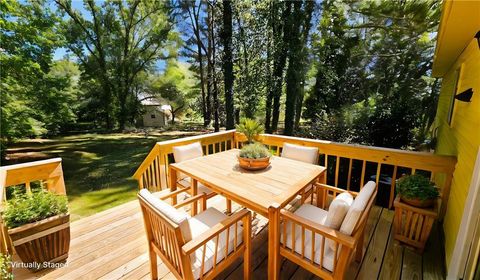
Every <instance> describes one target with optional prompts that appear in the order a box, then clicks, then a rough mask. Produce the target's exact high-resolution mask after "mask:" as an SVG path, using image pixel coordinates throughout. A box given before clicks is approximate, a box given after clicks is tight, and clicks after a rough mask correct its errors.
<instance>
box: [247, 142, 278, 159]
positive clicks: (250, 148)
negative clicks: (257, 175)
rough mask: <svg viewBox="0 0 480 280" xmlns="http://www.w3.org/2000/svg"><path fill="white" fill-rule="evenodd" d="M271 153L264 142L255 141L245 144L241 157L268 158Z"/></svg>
mask: <svg viewBox="0 0 480 280" xmlns="http://www.w3.org/2000/svg"><path fill="white" fill-rule="evenodd" d="M270 155H271V153H270V151H269V150H268V149H267V147H265V145H263V144H262V143H253V144H249V145H245V146H244V147H243V148H242V149H241V150H240V157H242V158H252V159H258V158H266V157H269V156H270Z"/></svg>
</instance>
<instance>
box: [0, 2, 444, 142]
mask: <svg viewBox="0 0 480 280" xmlns="http://www.w3.org/2000/svg"><path fill="white" fill-rule="evenodd" d="M0 9H1V15H0V23H1V26H2V32H1V36H2V37H1V48H2V50H1V52H0V59H1V67H2V75H1V82H2V100H1V105H2V108H1V110H2V111H1V113H2V117H1V125H2V127H1V133H2V145H3V144H4V143H6V142H8V141H12V140H14V139H16V138H22V137H34V136H38V135H45V134H50V135H52V134H58V133H62V132H65V131H67V130H71V129H74V128H75V127H76V125H77V124H79V123H89V124H91V125H90V126H89V127H90V128H95V129H107V130H112V129H119V130H123V129H124V128H125V127H127V126H133V125H136V124H137V121H136V120H137V119H138V118H139V117H140V116H141V114H142V112H143V110H144V109H143V108H142V105H141V101H142V99H143V98H145V97H152V96H154V97H155V98H159V99H161V100H162V101H164V102H165V103H166V104H169V105H170V108H171V112H170V113H171V115H172V117H173V120H172V122H173V123H174V122H176V121H178V120H179V118H181V117H182V116H187V115H188V116H189V117H190V118H191V119H196V120H197V121H199V122H201V123H202V124H203V125H204V126H205V127H210V126H213V128H214V129H215V130H219V129H220V127H226V128H233V127H234V125H235V123H237V122H238V121H239V119H240V117H248V118H256V119H259V120H260V121H261V122H263V123H264V125H265V129H266V131H267V132H273V133H284V134H286V135H300V136H307V137H314V138H322V139H328V140H334V141H341V142H354V143H363V144H370V145H378V146H386V147H397V148H398V147H412V146H415V145H417V144H419V143H421V142H424V141H425V140H426V139H427V138H428V137H429V136H428V131H429V128H430V125H431V121H432V119H433V116H434V113H435V108H434V105H433V104H435V102H436V98H437V96H438V89H439V81H438V80H437V79H434V78H432V77H430V73H431V64H432V57H433V48H434V42H435V36H436V33H435V32H436V29H437V26H438V21H439V15H440V5H439V3H438V2H437V1H434V0H422V1H414V0H408V1H401V2H394V1H373V0H354V1H349V0H338V1H333V0H325V1H307V0H299V1H273V0H261V1H217V0H195V1H183V0H174V1H140V0H132V1H110V0H107V1H94V0H83V2H73V1H70V0H52V1H47V0H32V1H18V0H14V1H1V2H0ZM60 50H64V52H66V54H65V55H64V57H58V53H59V52H60ZM432 108H433V109H432ZM2 150H3V149H2Z"/></svg>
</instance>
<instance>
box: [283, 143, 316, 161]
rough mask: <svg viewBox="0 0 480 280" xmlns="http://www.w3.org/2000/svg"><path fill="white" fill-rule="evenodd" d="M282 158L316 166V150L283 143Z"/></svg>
mask: <svg viewBox="0 0 480 280" xmlns="http://www.w3.org/2000/svg"><path fill="white" fill-rule="evenodd" d="M282 157H284V158H289V159H293V160H298V161H303V162H306V163H311V164H317V162H318V148H314V147H304V146H299V145H293V144H289V143H284V144H283V149H282Z"/></svg>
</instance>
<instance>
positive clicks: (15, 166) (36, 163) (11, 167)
mask: <svg viewBox="0 0 480 280" xmlns="http://www.w3.org/2000/svg"><path fill="white" fill-rule="evenodd" d="M59 162H62V158H51V159H44V160H37V161H33V162H25V163H19V164H12V165H6V166H0V170H4V171H9V170H16V169H22V168H32V167H37V166H41V165H45V164H50V163H59Z"/></svg>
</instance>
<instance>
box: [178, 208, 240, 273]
mask: <svg viewBox="0 0 480 280" xmlns="http://www.w3.org/2000/svg"><path fill="white" fill-rule="evenodd" d="M227 217H228V216H227V215H225V214H223V213H222V212H220V211H218V210H217V209H215V208H208V209H207V210H205V211H203V212H202V213H200V214H198V215H197V216H194V217H192V218H190V219H188V231H189V232H185V230H184V229H183V228H182V234H183V235H184V237H186V236H185V235H190V236H191V239H195V238H196V237H198V236H199V235H200V234H202V233H204V232H205V231H207V230H208V229H210V228H211V227H213V226H215V225H216V224H218V223H220V222H222V221H223V220H225V219H226V218H227ZM242 234H243V228H242V227H241V226H240V225H238V226H237V244H236V245H237V246H239V245H240V244H241V243H242V241H243V235H242ZM226 238H227V232H226V230H225V231H224V232H222V233H221V234H220V235H219V239H218V247H217V264H218V263H219V262H220V261H221V260H223V259H224V258H225V246H226V243H227V242H226ZM191 239H189V240H191ZM234 242H235V225H232V226H231V227H230V232H229V235H228V253H231V252H232V251H233V249H234V245H235V244H234ZM215 247H216V238H214V239H213V240H211V241H209V242H207V246H206V251H205V263H204V273H206V272H208V271H209V270H210V269H212V267H213V261H214V256H215ZM202 257H203V246H202V247H200V248H199V249H198V250H196V251H195V253H193V254H191V256H190V258H191V262H192V271H193V277H194V279H198V278H200V273H201V270H202Z"/></svg>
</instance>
